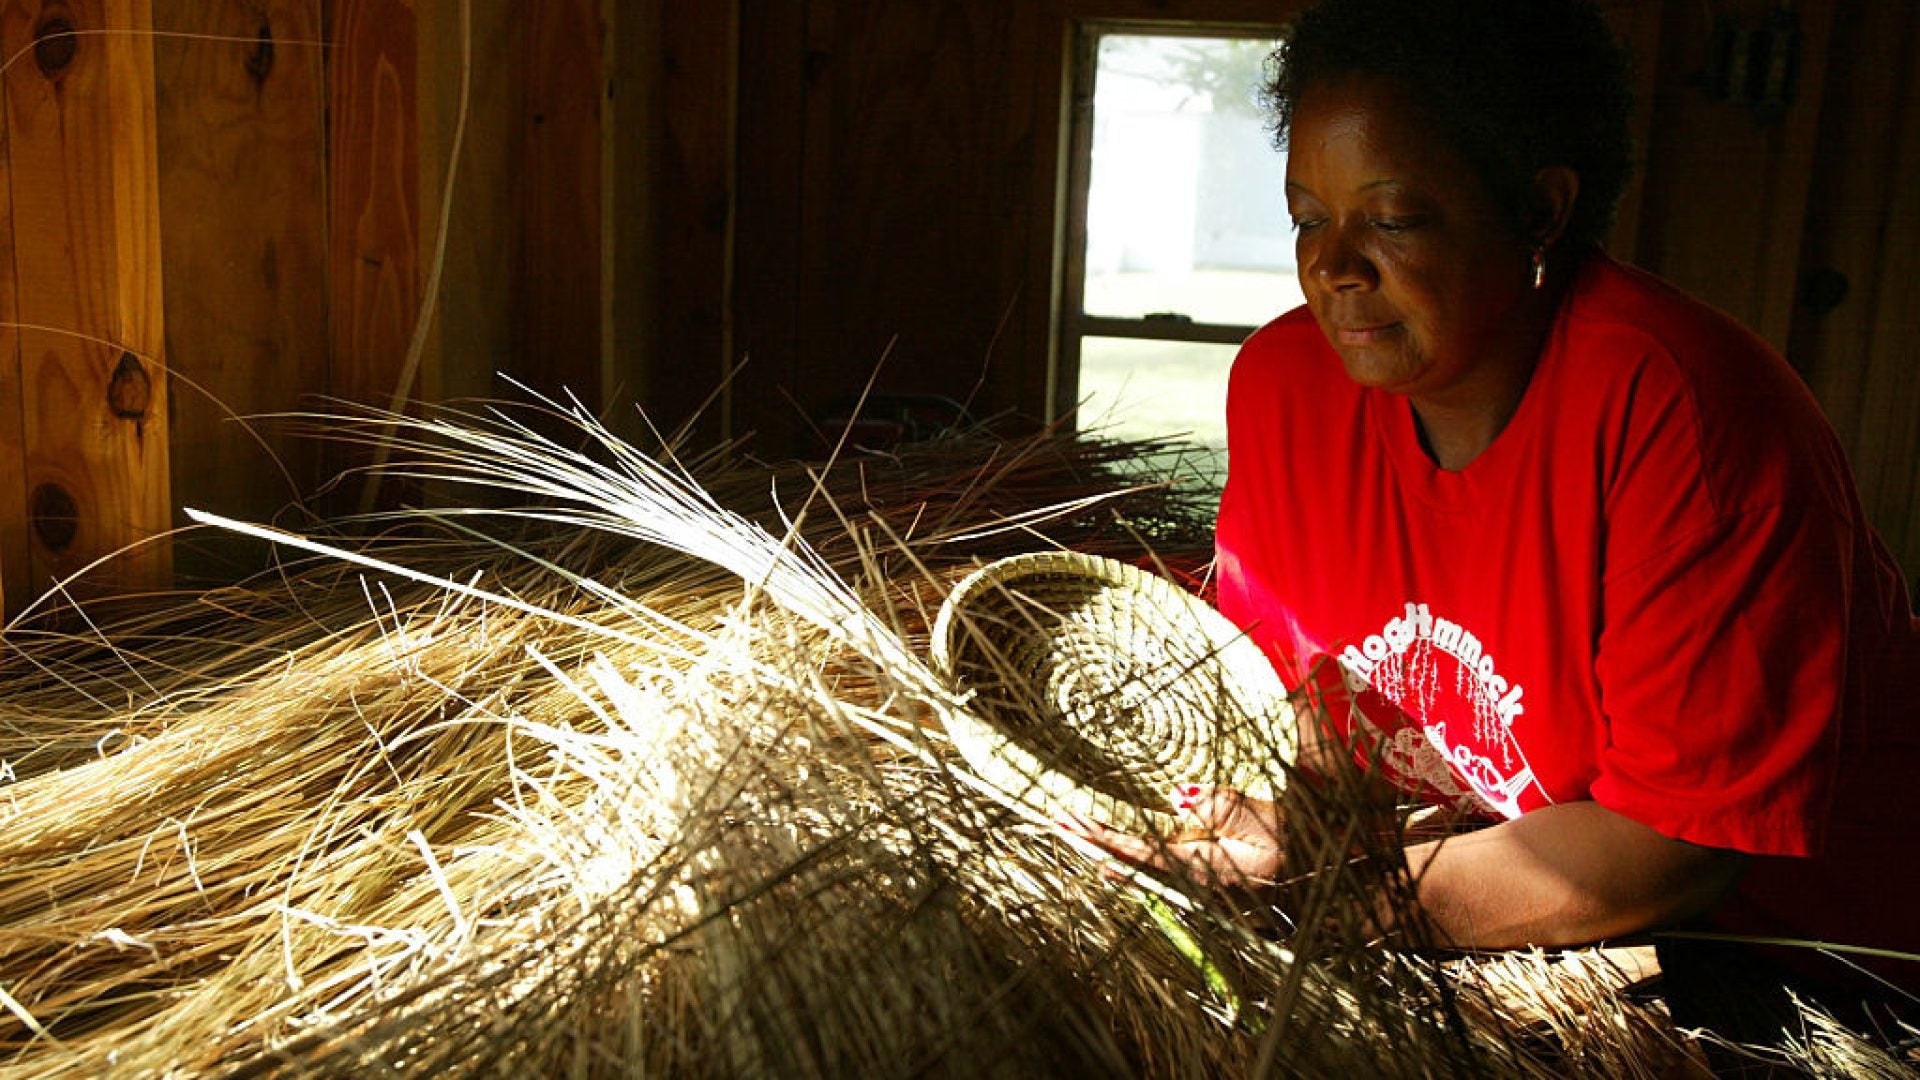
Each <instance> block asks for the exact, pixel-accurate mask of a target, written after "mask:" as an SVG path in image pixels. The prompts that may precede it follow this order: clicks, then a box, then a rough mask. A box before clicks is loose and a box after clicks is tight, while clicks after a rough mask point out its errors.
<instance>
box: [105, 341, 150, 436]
mask: <svg viewBox="0 0 1920 1080" xmlns="http://www.w3.org/2000/svg"><path fill="white" fill-rule="evenodd" d="M152 405H153V378H152V376H150V375H148V374H147V368H146V365H144V364H142V363H141V362H140V358H139V357H137V356H135V355H133V354H132V353H130V352H123V353H121V354H120V363H119V365H118V366H116V367H115V368H114V369H113V378H112V379H111V380H110V381H108V383H107V407H108V408H110V409H112V410H113V415H115V416H117V417H119V418H120V419H122V420H145V419H146V418H147V410H148V409H149V408H151V407H152Z"/></svg>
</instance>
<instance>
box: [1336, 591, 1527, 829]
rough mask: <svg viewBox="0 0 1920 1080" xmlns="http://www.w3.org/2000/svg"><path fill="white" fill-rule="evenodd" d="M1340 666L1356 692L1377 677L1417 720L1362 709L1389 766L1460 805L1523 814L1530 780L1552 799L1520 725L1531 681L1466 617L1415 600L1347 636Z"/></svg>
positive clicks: (1376, 685) (1383, 690) (1378, 687)
mask: <svg viewBox="0 0 1920 1080" xmlns="http://www.w3.org/2000/svg"><path fill="white" fill-rule="evenodd" d="M1340 666H1341V668H1342V670H1343V671H1344V672H1345V673H1346V675H1347V678H1348V682H1349V685H1350V687H1351V688H1352V689H1354V690H1355V691H1356V693H1357V692H1358V690H1359V688H1360V686H1368V687H1372V688H1373V690H1374V691H1375V692H1376V693H1378V694H1379V695H1380V696H1382V697H1384V698H1386V699H1387V700H1388V701H1390V702H1392V703H1393V704H1394V706H1396V707H1397V708H1398V709H1399V710H1400V712H1402V713H1404V714H1405V715H1406V717H1407V718H1408V719H1409V720H1411V721H1412V723H1411V724H1394V725H1393V726H1392V727H1391V728H1383V727H1382V726H1381V725H1379V724H1376V723H1375V722H1374V721H1373V720H1372V719H1371V718H1369V717H1367V716H1366V715H1365V713H1364V712H1363V711H1362V710H1360V709H1358V708H1356V709H1355V710H1354V714H1355V716H1356V717H1357V718H1358V719H1357V722H1358V723H1359V724H1361V725H1363V726H1364V727H1365V728H1367V729H1368V732H1369V734H1371V735H1374V736H1376V737H1377V738H1379V739H1380V740H1381V741H1382V743H1383V749H1384V754H1383V763H1384V764H1385V765H1386V767H1387V768H1388V769H1390V770H1392V771H1394V772H1396V773H1398V774H1399V775H1400V776H1401V777H1403V778H1405V779H1409V780H1418V781H1421V782H1424V783H1425V784H1427V785H1428V786H1430V787H1432V788H1433V789H1434V791H1435V792H1437V793H1438V794H1440V795H1441V796H1443V797H1444V798H1446V799H1447V800H1448V801H1449V802H1451V803H1453V805H1454V806H1455V807H1456V808H1460V809H1469V808H1474V807H1475V806H1477V808H1479V809H1481V810H1483V811H1491V812H1493V813H1496V814H1498V815H1500V816H1502V817H1506V818H1516V817H1519V816H1520V813H1521V811H1522V809H1523V808H1522V806H1521V805H1520V796H1521V794H1522V793H1523V792H1525V791H1526V790H1527V789H1528V788H1529V787H1531V788H1534V789H1535V790H1536V791H1538V792H1539V796H1540V799H1541V800H1543V801H1546V802H1551V801H1552V800H1551V799H1549V798H1547V795H1546V791H1545V790H1544V789H1542V788H1540V786H1539V784H1538V782H1537V781H1536V780H1535V779H1534V775H1533V767H1532V766H1531V765H1529V764H1528V763H1527V758H1526V754H1525V753H1523V752H1522V751H1521V748H1520V743H1519V740H1518V739H1516V738H1515V737H1514V735H1513V722H1514V721H1515V720H1516V719H1517V718H1519V717H1520V716H1521V715H1522V714H1524V713H1525V712H1526V711H1527V710H1526V706H1525V705H1524V704H1522V702H1521V698H1522V696H1523V695H1524V693H1525V688H1524V687H1522V686H1521V685H1520V684H1519V683H1509V682H1508V681H1507V679H1506V678H1505V677H1504V676H1502V675H1501V674H1500V670H1499V666H1498V664H1497V663H1496V662H1495V661H1494V658H1493V655H1492V654H1491V653H1489V652H1487V651H1486V647H1485V646H1484V645H1483V644H1482V643H1481V641H1480V639H1479V638H1478V637H1476V636H1475V635H1474V634H1473V633H1472V632H1471V631H1469V630H1468V629H1467V628H1466V627H1464V626H1462V625H1460V624H1459V623H1456V622H1454V621H1452V620H1450V619H1445V618H1436V617H1435V616H1434V615H1433V613H1432V612H1431V611H1430V610H1429V609H1428V607H1427V605H1426V604H1422V603H1417V602H1411V601H1410V602H1408V603H1407V605H1406V611H1405V613H1404V614H1402V615H1396V616H1395V617H1393V618H1392V619H1390V620H1388V621H1387V623H1386V625H1385V626H1383V627H1382V628H1381V630H1380V632H1379V633H1378V634H1374V635H1371V636H1369V637H1368V638H1367V639H1366V640H1365V641H1364V642H1362V643H1361V644H1360V645H1358V646H1354V645H1349V646H1347V648H1346V650H1345V651H1344V652H1342V653H1341V655H1340ZM1356 684H1357V685H1356Z"/></svg>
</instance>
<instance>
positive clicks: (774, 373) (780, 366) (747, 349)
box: [667, 4, 827, 450]
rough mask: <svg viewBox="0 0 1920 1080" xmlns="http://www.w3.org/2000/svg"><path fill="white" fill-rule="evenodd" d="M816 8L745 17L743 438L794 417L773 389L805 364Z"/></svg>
mask: <svg viewBox="0 0 1920 1080" xmlns="http://www.w3.org/2000/svg"><path fill="white" fill-rule="evenodd" d="M811 7H812V5H811V4H760V5H756V6H755V7H754V9H753V11H752V13H751V14H752V18H747V17H746V13H745V12H744V11H743V13H742V17H741V19H740V76H739V84H740V90H739V94H740V97H739V101H740V105H739V123H740V137H739V148H740V149H739V193H738V226H737V227H738V247H739V251H740V257H739V261H738V263H737V265H736V266H735V270H734V281H735V287H734V293H735V297H736V299H735V304H736V308H735V321H734V326H735V339H734V347H735V349H736V350H737V352H738V354H739V355H740V356H741V357H742V358H743V360H744V361H745V364H746V366H745V367H744V368H743V369H742V371H741V373H740V375H739V377H738V378H737V379H736V380H735V382H734V384H733V385H732V386H731V387H730V389H729V393H728V394H727V398H726V401H725V403H724V404H725V408H726V410H727V412H726V416H725V419H726V423H727V431H728V433H729V434H730V435H733V436H736V437H737V436H741V435H744V434H748V433H758V432H762V431H766V430H767V429H768V428H769V427H771V426H773V425H775V424H776V423H779V422H782V421H783V420H784V419H785V415H786V410H785V408H784V406H783V404H782V403H781V402H780V400H779V397H778V395H777V393H775V391H774V390H773V388H774V387H778V386H782V385H789V384H791V382H792V380H793V378H794V376H795V373H796V371H797V366H798V362H799V351H800V307H801V274H802V269H801V260H802V257H803V251H804V240H805V238H804V237H803V236H802V230H803V225H802V220H803V218H802V214H803V203H804V201H805V191H806V182H805V176H804V172H805V162H806V161H807V159H808V157H809V155H810V154H811V153H815V152H817V151H816V150H815V149H814V148H813V147H812V146H811V144H810V143H809V140H808V133H809V132H808V124H807V102H808V98H809V97H810V96H811V95H812V94H813V93H814V89H813V87H814V86H815V84H816V83H817V82H818V81H820V80H821V79H823V78H824V77H825V73H824V70H823V69H824V65H825V64H826V63H827V59H826V57H825V55H824V54H822V53H819V52H818V51H817V50H816V49H815V48H814V47H812V46H810V45H809V42H808V39H807V26H808V21H809V9H810V8H811ZM672 249H673V246H672V245H669V246H668V247H667V250H672ZM775 441H787V442H790V439H788V438H786V437H784V436H783V438H782V439H780V440H775V439H766V440H756V442H755V447H754V448H755V449H756V450H763V449H767V448H766V447H763V445H762V444H763V443H771V442H775ZM783 449H784V447H783Z"/></svg>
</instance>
